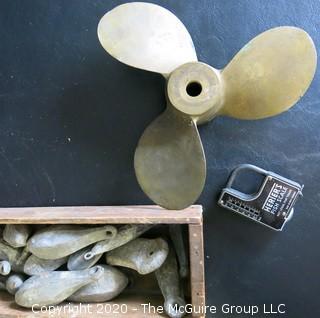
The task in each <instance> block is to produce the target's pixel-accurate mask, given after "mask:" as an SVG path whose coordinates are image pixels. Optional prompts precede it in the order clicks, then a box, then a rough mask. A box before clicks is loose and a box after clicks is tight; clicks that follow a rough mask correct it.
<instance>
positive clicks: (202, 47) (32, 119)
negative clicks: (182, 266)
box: [0, 0, 320, 318]
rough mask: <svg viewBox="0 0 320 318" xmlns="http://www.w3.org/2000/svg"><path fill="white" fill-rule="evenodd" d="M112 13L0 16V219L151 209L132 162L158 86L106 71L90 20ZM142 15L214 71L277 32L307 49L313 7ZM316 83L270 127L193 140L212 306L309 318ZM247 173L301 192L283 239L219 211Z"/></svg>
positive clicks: (312, 305)
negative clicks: (167, 21) (201, 155)
mask: <svg viewBox="0 0 320 318" xmlns="http://www.w3.org/2000/svg"><path fill="white" fill-rule="evenodd" d="M123 2H125V1H106V0H105V1H92V0H86V1H85V0H68V1H61V0H55V1H43V0H33V1H14V0H2V1H1V2H0V41H1V42H0V204H1V206H48V205H117V204H149V203H150V201H149V200H148V199H147V198H146V196H145V195H144V194H143V193H142V191H141V190H140V188H139V186H138V184H137V182H136V179H135V175H134V170H133V153H134V149H135V146H136V144H137V141H138V138H139V136H140V135H141V133H142V132H143V130H144V128H145V127H146V126H147V125H148V124H149V123H150V122H151V120H152V119H153V118H155V117H156V116H157V115H158V114H159V113H160V112H161V111H162V110H163V109H164V100H165V98H164V87H165V86H164V84H165V83H164V80H163V79H162V77H161V76H160V75H157V74H152V73H148V72H144V71H140V70H136V69H133V68H129V67H127V66H125V65H122V64H120V63H118V62H117V61H115V60H114V59H112V58H111V57H110V56H108V55H107V54H106V52H105V51H104V50H103V48H102V47H101V46H100V44H99V42H98V39H97V35H96V28H97V24H98V21H99V19H100V18H101V16H102V15H103V14H104V13H105V12H106V11H108V10H110V9H111V8H113V7H114V6H116V5H118V4H120V3H123ZM154 2H157V3H159V4H161V5H163V6H165V7H166V8H168V9H170V10H171V11H173V12H174V13H175V14H176V15H177V16H178V17H179V18H180V19H181V20H182V21H183V23H184V24H185V25H186V26H187V28H188V30H189V31H190V33H191V35H192V38H193V40H194V44H195V47H196V49H197V52H198V56H199V59H200V60H201V61H203V62H206V63H209V64H211V65H213V66H214V67H216V68H222V67H223V66H225V65H226V64H227V63H228V61H230V59H231V58H232V56H233V55H234V54H235V53H236V52H237V51H238V50H239V49H240V48H241V47H242V46H243V45H244V44H245V43H246V42H247V41H249V40H250V39H251V38H252V37H254V36H255V35H257V34H258V33H260V32H262V31H264V30H266V29H268V28H271V27H274V26H279V25H295V26H299V27H302V28H304V29H305V30H306V31H308V32H309V33H310V35H311V36H312V38H313V39H314V41H315V44H316V46H317V47H318V48H319V41H320V33H319V21H320V20H319V13H320V3H319V1H318V0H308V1H301V0H269V1H265V0H251V1H250V0H241V1H237V0H215V1H200V0H198V1H182V0H181V1H154ZM319 80H320V78H319V72H318V73H317V74H316V77H315V79H314V81H313V84H312V86H311V87H310V89H309V91H308V92H307V94H306V95H305V96H304V98H303V99H302V100H301V101H300V102H299V103H298V104H297V105H296V106H295V107H294V108H293V109H291V110H290V111H289V112H287V113H284V114H282V115H280V116H277V117H274V118H271V119H266V120H259V121H239V120H234V119H229V118H218V119H216V120H214V121H213V122H211V123H209V124H207V125H205V126H203V127H200V134H201V137H202V141H203V144H204V148H205V152H206V156H207V164H208V177H207V182H206V187H205V190H204V192H203V194H202V196H201V197H200V199H199V203H201V204H203V206H204V211H205V212H204V221H205V233H204V234H205V244H206V246H205V249H206V254H205V255H206V282H207V302H208V304H210V305H217V306H219V305H220V304H223V303H230V304H240V305H243V304H263V303H273V304H275V305H277V304H278V303H285V304H286V305H287V314H286V315H283V316H286V317H290V318H295V317H297V318H300V317H316V316H318V315H320V309H319V295H320V286H319V284H320V279H319V265H320V249H319V240H320V231H319V226H320V218H319V209H318V203H319V196H320V194H319V189H318V186H319V181H318V180H319V172H320V166H319V158H320V152H319V144H320V141H319V132H320V125H319V117H320V111H319V104H320V93H319V84H320V83H319ZM246 162H249V163H253V164H257V165H259V166H261V167H263V168H266V169H269V170H273V171H274V172H278V173H280V174H282V175H284V176H286V177H288V178H291V179H293V180H295V181H298V182H301V183H304V184H305V190H304V198H303V199H302V200H300V201H299V202H298V204H297V206H296V213H295V216H294V218H293V220H292V222H290V224H289V225H288V226H287V228H286V229H285V231H284V232H283V233H274V232H272V231H270V230H268V229H266V228H263V227H261V226H259V225H256V224H253V223H252V222H250V221H247V220H246V219H243V218H241V217H240V216H237V215H234V214H232V213H231V212H228V211H226V210H222V209H221V208H218V207H217V205H216V201H217V196H218V194H219V192H220V190H221V188H222V187H223V186H224V184H225V182H226V180H227V177H228V175H229V173H230V171H231V170H232V168H233V167H235V166H236V165H237V164H239V163H246ZM215 316H216V317H222V316H225V315H221V314H217V315H215ZM260 316H261V315H259V317H260ZM283 316H282V317H283ZM237 317H239V315H238V316H237Z"/></svg>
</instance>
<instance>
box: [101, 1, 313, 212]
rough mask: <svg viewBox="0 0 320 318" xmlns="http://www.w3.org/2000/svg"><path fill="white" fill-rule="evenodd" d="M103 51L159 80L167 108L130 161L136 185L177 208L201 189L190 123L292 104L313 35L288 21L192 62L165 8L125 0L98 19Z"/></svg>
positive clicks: (199, 156) (305, 76) (305, 77)
mask: <svg viewBox="0 0 320 318" xmlns="http://www.w3.org/2000/svg"><path fill="white" fill-rule="evenodd" d="M98 37H99V40H100V42H101V44H102V46H103V47H104V48H105V50H106V51H107V52H108V53H109V54H110V55H112V56H113V57H114V58H116V59H117V60H119V61H120V62H122V63H125V64H128V65H130V66H133V67H136V68H140V69H144V70H148V71H152V72H157V73H161V74H162V75H163V76H164V77H165V78H166V79H167V109H166V110H165V111H164V113H162V114H161V115H160V116H159V117H158V118H156V119H155V120H154V121H153V122H152V123H151V124H150V125H149V126H148V127H147V129H146V130H145V131H144V133H143V135H142V137H141V139H140V141H139V143H138V146H137V149H136V152H135V159H134V166H135V172H136V176H137V179H138V182H139V184H140V185H141V187H142V189H143V191H144V192H145V193H146V194H147V195H148V196H149V197H150V198H151V200H153V201H154V202H155V203H157V204H159V205H161V206H163V207H165V208H168V209H183V208H185V207H187V206H189V205H191V204H192V203H194V202H195V201H196V200H197V198H198V197H199V195H200V194H201V192H202V189H203V187H204V183H205V178H206V163H205V156H204V152H203V147H202V143H201V139H200V136H199V133H198V130H197V124H201V123H203V122H207V121H209V120H211V119H213V118H214V117H216V116H218V115H225V116H230V117H234V118H239V119H261V118H266V117H270V116H274V115H277V114H279V113H281V112H284V111H286V110H288V109H289V108H290V107H291V106H293V105H294V104H295V103H296V102H297V101H298V100H299V99H300V98H301V97H302V96H303V94H304V93H305V92H306V90H307V89H308V87H309V85H310V83H311V81H312V79H313V76H314V73H315V69H316V64H317V54H316V49H315V47H314V44H313V41H312V39H311V38H310V36H309V35H308V34H307V33H306V32H305V31H303V30H301V29H299V28H296V27H278V28H274V29H270V30H268V31H266V32H264V33H262V34H260V35H258V36H257V37H255V38H254V39H253V40H251V41H250V42H249V43H248V44H246V45H245V46H244V47H243V48H242V49H241V50H240V51H239V52H238V53H237V54H236V56H235V57H234V58H233V59H232V60H231V62H230V63H229V64H228V65H227V66H226V67H225V68H224V69H223V70H217V69H214V68H213V67H211V66H209V65H207V64H204V63H200V62H198V60H197V55H196V52H195V48H194V45H193V42H192V39H191V36H190V34H189V33H188V31H187V29H186V28H185V26H184V25H183V24H182V22H181V21H180V20H179V19H178V18H177V17H176V16H175V15H174V14H172V13H171V12H170V11H168V10H166V9H164V8H162V7H160V6H158V5H154V4H150V3H143V2H133V3H127V4H123V5H120V6H118V7H116V8H114V9H113V10H111V11H109V12H108V13H107V14H106V15H104V16H103V18H102V19H101V20H100V23H99V26H98Z"/></svg>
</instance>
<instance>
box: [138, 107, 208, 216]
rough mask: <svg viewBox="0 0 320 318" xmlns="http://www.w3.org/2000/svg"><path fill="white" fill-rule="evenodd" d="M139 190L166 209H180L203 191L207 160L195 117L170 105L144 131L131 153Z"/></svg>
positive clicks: (189, 203)
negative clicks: (184, 113)
mask: <svg viewBox="0 0 320 318" xmlns="http://www.w3.org/2000/svg"><path fill="white" fill-rule="evenodd" d="M134 166H135V172H136V176H137V179H138V182H139V184H140V186H141V188H142V190H143V191H144V192H145V193H146V194H147V195H148V196H149V198H150V199H151V200H152V201H154V202H155V203H157V204H159V205H160V206H162V207H164V208H167V209H172V210H174V209H176V210H180V209H183V208H186V207H188V206H189V205H191V204H192V203H194V202H195V201H196V200H197V198H198V197H199V195H200V194H201V192H202V189H203V187H204V183H205V178H206V162H205V156H204V152H203V148H202V143H201V140H200V136H199V133H198V130H197V126H196V124H195V123H194V121H193V120H192V119H191V118H190V117H187V116H184V115H182V114H179V113H178V112H177V111H176V110H174V109H173V107H172V106H171V105H169V106H168V107H167V109H166V110H165V112H164V113H162V114H161V115H160V116H159V117H158V118H156V119H155V120H154V121H153V122H152V123H151V124H150V125H149V126H148V127H147V128H146V130H145V131H144V133H143V135H142V137H141V138H140V141H139V143H138V146H137V149H136V152H135V157H134Z"/></svg>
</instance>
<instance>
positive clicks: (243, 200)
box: [218, 164, 303, 231]
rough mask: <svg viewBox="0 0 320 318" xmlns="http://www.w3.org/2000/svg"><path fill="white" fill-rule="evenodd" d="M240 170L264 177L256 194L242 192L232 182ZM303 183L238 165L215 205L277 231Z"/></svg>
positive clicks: (283, 222)
mask: <svg viewBox="0 0 320 318" xmlns="http://www.w3.org/2000/svg"><path fill="white" fill-rule="evenodd" d="M241 170H252V171H255V172H257V173H259V174H262V175H264V176H265V178H264V180H263V182H262V185H261V187H260V189H259V191H258V192H257V193H254V194H245V193H242V192H240V191H238V190H236V189H234V188H232V185H233V183H234V181H235V179H236V177H237V175H238V173H239V172H240V171H241ZM302 189H303V185H300V184H298V183H297V182H294V181H292V180H289V179H287V178H284V177H282V176H280V175H278V174H276V173H274V172H270V171H266V170H264V169H261V168H258V167H256V166H253V165H250V164H242V165H240V166H238V167H237V168H236V169H235V170H234V171H233V172H232V174H231V176H230V178H229V181H228V183H227V185H226V187H225V188H224V189H223V190H222V193H221V195H220V198H219V201H218V204H219V205H220V206H222V207H224V208H226V209H229V210H231V211H234V212H237V213H239V214H241V215H243V216H245V217H247V218H249V219H251V220H254V221H256V222H258V223H260V224H262V225H265V226H267V227H269V228H271V229H273V230H276V231H281V230H282V229H283V227H284V225H285V224H286V222H287V221H289V220H290V219H291V217H292V215H293V211H294V204H295V203H296V200H297V198H298V197H299V196H300V195H302Z"/></svg>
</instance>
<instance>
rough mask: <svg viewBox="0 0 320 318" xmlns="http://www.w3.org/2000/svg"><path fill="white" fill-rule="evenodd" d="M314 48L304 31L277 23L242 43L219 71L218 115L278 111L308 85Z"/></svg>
mask: <svg viewBox="0 0 320 318" xmlns="http://www.w3.org/2000/svg"><path fill="white" fill-rule="evenodd" d="M316 64H317V52H316V49H315V46H314V43H313V41H312V39H311V38H310V36H309V35H308V33H306V32H305V31H303V30H301V29H299V28H296V27H278V28H274V29H271V30H268V31H266V32H264V33H261V34H260V35H258V36H257V37H256V38H254V39H253V40H251V41H250V42H249V43H248V44H247V45H246V46H244V47H243V48H242V49H241V50H240V51H239V52H238V54H237V55H236V56H235V57H234V58H233V59H232V60H231V62H230V63H229V64H228V65H227V66H226V68H225V69H224V70H223V71H222V78H223V81H224V84H225V102H224V106H223V108H222V110H221V111H220V114H221V115H227V116H231V117H235V118H239V119H260V118H265V117H270V116H274V115H277V114H279V113H282V112H284V111H286V110H287V109H289V108H290V107H291V106H293V105H294V104H295V103H296V102H297V101H298V100H299V99H300V98H301V97H302V96H303V95H304V93H305V92H306V90H307V89H308V87H309V85H310V83H311V81H312V79H313V76H314V73H315V69H316Z"/></svg>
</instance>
